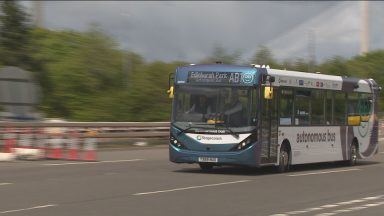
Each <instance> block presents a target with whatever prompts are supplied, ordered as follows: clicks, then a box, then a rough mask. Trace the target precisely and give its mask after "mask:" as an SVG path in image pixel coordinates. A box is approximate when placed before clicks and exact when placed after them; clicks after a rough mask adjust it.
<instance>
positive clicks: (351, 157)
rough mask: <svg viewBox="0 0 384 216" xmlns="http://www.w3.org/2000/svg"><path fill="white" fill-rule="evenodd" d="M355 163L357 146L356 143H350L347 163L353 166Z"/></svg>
mask: <svg viewBox="0 0 384 216" xmlns="http://www.w3.org/2000/svg"><path fill="white" fill-rule="evenodd" d="M356 163H357V147H356V144H352V145H351V151H350V153H349V161H348V165H349V166H355V165H356Z"/></svg>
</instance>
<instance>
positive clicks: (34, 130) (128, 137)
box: [0, 122, 170, 147]
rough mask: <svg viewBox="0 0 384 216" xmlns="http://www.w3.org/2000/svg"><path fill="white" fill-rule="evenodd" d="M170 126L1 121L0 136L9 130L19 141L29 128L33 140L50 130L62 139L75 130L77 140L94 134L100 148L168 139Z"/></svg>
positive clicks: (140, 123)
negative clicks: (109, 145)
mask: <svg viewBox="0 0 384 216" xmlns="http://www.w3.org/2000/svg"><path fill="white" fill-rule="evenodd" d="M169 125H170V123H169V122H54V123H53V122H49V123H48V122H0V134H2V135H3V136H2V137H4V135H5V134H6V133H7V131H9V130H8V129H12V133H13V134H15V135H16V136H17V139H20V138H21V136H22V134H24V133H25V130H26V129H28V130H29V131H30V132H29V133H30V134H31V135H32V136H33V137H35V139H36V137H38V136H39V135H41V133H43V134H44V135H46V136H49V135H50V131H51V129H56V130H57V129H58V130H59V131H61V133H62V135H63V136H66V134H67V132H69V131H77V132H79V134H80V138H84V137H86V136H88V135H86V131H87V130H89V129H92V130H95V131H97V133H96V134H95V135H94V136H95V137H96V138H98V141H99V144H101V146H100V147H103V145H108V144H122V143H127V144H129V143H134V142H137V141H140V140H164V139H167V138H168V137H169ZM0 145H2V144H0Z"/></svg>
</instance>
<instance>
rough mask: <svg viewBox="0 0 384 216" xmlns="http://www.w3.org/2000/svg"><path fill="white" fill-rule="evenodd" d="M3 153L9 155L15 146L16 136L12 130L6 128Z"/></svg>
mask: <svg viewBox="0 0 384 216" xmlns="http://www.w3.org/2000/svg"><path fill="white" fill-rule="evenodd" d="M3 139H4V153H11V152H12V149H13V148H15V146H16V134H15V133H14V131H13V129H12V128H6V129H5V131H4V138H3Z"/></svg>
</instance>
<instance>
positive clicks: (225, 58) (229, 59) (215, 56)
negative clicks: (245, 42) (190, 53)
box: [200, 44, 241, 64]
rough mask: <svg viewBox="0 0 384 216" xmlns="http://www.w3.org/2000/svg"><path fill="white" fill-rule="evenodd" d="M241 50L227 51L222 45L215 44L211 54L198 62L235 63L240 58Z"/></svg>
mask: <svg viewBox="0 0 384 216" xmlns="http://www.w3.org/2000/svg"><path fill="white" fill-rule="evenodd" d="M240 57H241V51H240V50H236V51H233V52H232V53H231V52H228V51H227V50H226V49H225V48H224V47H223V46H222V45H220V44H215V45H214V47H213V52H212V54H211V55H210V56H209V57H207V58H206V59H204V60H202V61H201V62H200V63H206V64H214V63H215V62H221V63H224V64H236V63H238V61H239V60H240Z"/></svg>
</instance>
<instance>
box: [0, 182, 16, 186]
mask: <svg viewBox="0 0 384 216" xmlns="http://www.w3.org/2000/svg"><path fill="white" fill-rule="evenodd" d="M11 184H13V183H9V182H3V183H0V186H3V185H11Z"/></svg>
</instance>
